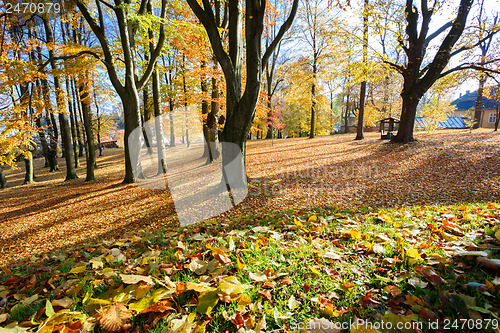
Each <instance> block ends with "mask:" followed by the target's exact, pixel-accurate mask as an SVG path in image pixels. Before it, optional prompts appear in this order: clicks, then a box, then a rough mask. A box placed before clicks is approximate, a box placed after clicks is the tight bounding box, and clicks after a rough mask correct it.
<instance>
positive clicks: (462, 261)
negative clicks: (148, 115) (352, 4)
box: [0, 203, 500, 332]
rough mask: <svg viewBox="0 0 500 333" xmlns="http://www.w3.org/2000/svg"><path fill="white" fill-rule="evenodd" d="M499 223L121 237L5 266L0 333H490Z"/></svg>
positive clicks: (418, 213) (209, 225)
mask: <svg viewBox="0 0 500 333" xmlns="http://www.w3.org/2000/svg"><path fill="white" fill-rule="evenodd" d="M499 219H500V204H498V203H485V204H463V205H448V206H441V205H431V206H415V207H401V208H390V209H374V208H364V209H348V210H339V209H335V208H328V207H323V208H321V209H320V208H316V209H289V210H285V211H280V212H274V213H273V212H268V213H266V214H260V215H259V216H255V215H244V216H240V217H237V218H231V219H229V218H228V219H213V220H210V221H207V222H205V223H202V224H198V225H192V226H189V227H186V228H184V229H182V230H177V231H165V232H164V233H162V232H158V233H156V234H155V235H151V234H142V235H138V234H134V233H130V234H128V235H123V236H122V238H120V239H115V240H108V241H105V242H103V243H98V244H95V243H94V244H84V245H80V246H78V247H74V248H69V249H66V250H61V251H57V252H54V253H51V254H47V255H44V256H43V257H33V258H31V259H26V260H24V261H22V262H18V263H17V264H15V265H13V266H10V267H4V268H3V272H2V273H1V275H0V302H1V303H0V309H2V310H1V311H2V312H1V314H0V322H1V324H0V325H2V326H6V327H9V328H10V329H11V330H10V331H12V332H14V331H16V332H19V331H22V330H26V329H27V330H29V331H38V332H50V331H58V332H76V331H78V330H81V332H90V331H92V330H94V331H97V332H100V331H122V332H124V331H127V332H145V331H149V332H205V331H206V332H236V331H239V332H265V331H266V330H267V331H271V330H284V331H294V330H297V329H299V328H304V327H305V328H307V327H308V325H309V326H311V325H312V324H311V323H314V322H315V321H316V323H317V321H318V320H319V319H317V318H323V319H322V320H323V322H322V323H323V325H325V323H330V324H333V323H337V324H338V325H342V323H344V327H348V326H345V325H348V324H349V322H356V321H357V320H361V319H363V320H365V322H364V325H365V326H366V325H367V326H366V327H361V326H359V327H351V328H350V329H346V330H345V331H346V332H348V331H350V332H376V331H374V330H370V329H369V328H370V326H369V325H370V324H367V322H368V321H369V322H370V323H371V324H373V323H377V322H378V323H380V322H384V323H386V324H385V325H386V326H385V327H387V325H393V326H394V327H396V325H403V326H402V327H403V329H400V330H398V329H393V330H379V332H421V331H423V332H428V331H431V332H445V331H446V330H444V329H445V328H449V329H450V330H448V331H454V332H498V331H499V329H498V326H499V323H498V320H499V319H500V318H499V317H498V313H499V310H500V277H499V276H500V273H499V270H500V251H499V248H500V246H499V245H500V223H499ZM315 318H316V319H315ZM311 320H313V321H311ZM388 323H390V324H388ZM398 323H400V324H398ZM429 323H430V324H429ZM428 325H433V326H431V330H429V327H428ZM436 325H437V326H436ZM410 326H411V327H412V329H408V327H410ZM438 326H439V330H437V329H435V328H437V327H438ZM20 327H22V328H20ZM404 327H406V328H404ZM2 332H4V331H2ZM5 332H7V331H5ZM318 332H319V331H318ZM328 332H337V331H336V330H330V331H328Z"/></svg>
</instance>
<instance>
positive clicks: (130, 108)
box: [120, 89, 143, 184]
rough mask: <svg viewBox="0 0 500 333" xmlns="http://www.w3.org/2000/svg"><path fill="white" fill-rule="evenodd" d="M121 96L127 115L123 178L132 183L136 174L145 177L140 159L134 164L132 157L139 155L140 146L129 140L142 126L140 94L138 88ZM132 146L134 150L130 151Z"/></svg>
mask: <svg viewBox="0 0 500 333" xmlns="http://www.w3.org/2000/svg"><path fill="white" fill-rule="evenodd" d="M120 97H121V100H122V102H123V113H124V117H125V178H124V179H123V183H125V184H132V183H135V178H136V175H137V177H141V178H142V177H143V174H142V170H141V166H140V161H138V162H137V163H138V164H137V165H132V160H131V158H130V157H131V156H139V151H136V149H138V148H140V147H135V145H132V146H131V145H130V144H129V140H128V138H129V136H130V134H131V133H132V131H134V130H135V129H136V128H140V127H141V116H140V112H139V95H138V93H137V90H136V89H127V90H126V91H125V92H124V93H123V94H122V96H120ZM131 148H132V149H133V150H134V151H130V149H131ZM132 154H134V155H132ZM134 171H135V174H134Z"/></svg>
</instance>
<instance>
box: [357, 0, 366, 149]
mask: <svg viewBox="0 0 500 333" xmlns="http://www.w3.org/2000/svg"><path fill="white" fill-rule="evenodd" d="M363 65H364V66H365V69H364V72H365V73H364V74H365V75H366V70H367V68H368V0H364V9H363ZM365 98H366V78H365V79H364V80H363V82H361V88H360V91H359V112H358V127H357V129H356V138H355V140H363V139H364V136H363V127H364V126H365Z"/></svg>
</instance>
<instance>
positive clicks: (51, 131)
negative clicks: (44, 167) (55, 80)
mask: <svg viewBox="0 0 500 333" xmlns="http://www.w3.org/2000/svg"><path fill="white" fill-rule="evenodd" d="M40 81H41V87H42V96H43V102H44V103H43V104H44V107H45V113H46V117H45V120H46V122H47V132H48V135H49V145H48V147H49V154H48V156H47V160H48V162H49V167H50V170H49V172H53V171H57V170H59V165H58V163H57V140H58V137H59V135H58V131H57V124H56V119H55V117H54V114H53V113H52V103H51V101H50V96H49V87H48V84H47V81H46V80H40Z"/></svg>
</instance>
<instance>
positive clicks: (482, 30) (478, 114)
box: [472, 0, 498, 128]
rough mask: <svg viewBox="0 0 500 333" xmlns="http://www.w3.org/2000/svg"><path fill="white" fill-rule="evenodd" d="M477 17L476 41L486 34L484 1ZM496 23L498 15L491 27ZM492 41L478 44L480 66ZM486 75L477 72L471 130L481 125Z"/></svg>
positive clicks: (488, 40)
mask: <svg viewBox="0 0 500 333" xmlns="http://www.w3.org/2000/svg"><path fill="white" fill-rule="evenodd" d="M479 6H480V7H479V15H478V17H477V21H478V22H477V23H478V26H479V34H478V39H479V40H482V39H483V38H484V36H485V35H486V34H487V32H488V30H489V29H488V27H487V26H486V25H487V21H488V20H487V19H486V18H484V17H483V14H484V0H481V2H480V3H479ZM497 21H498V15H497V16H495V17H494V18H493V22H491V23H492V26H495V25H496V24H497ZM492 41H493V38H489V39H486V40H483V41H482V42H481V43H480V44H479V50H480V51H481V56H480V57H481V58H480V64H484V63H486V56H487V55H488V51H489V50H490V47H491V42H492ZM486 74H487V73H486V72H483V71H480V72H479V86H478V89H477V99H476V104H475V106H474V125H473V127H472V128H479V127H480V126H481V123H482V116H483V92H484V85H485V83H486V79H487V75H486Z"/></svg>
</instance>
